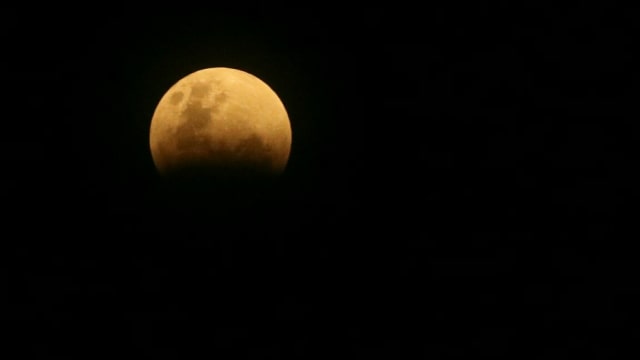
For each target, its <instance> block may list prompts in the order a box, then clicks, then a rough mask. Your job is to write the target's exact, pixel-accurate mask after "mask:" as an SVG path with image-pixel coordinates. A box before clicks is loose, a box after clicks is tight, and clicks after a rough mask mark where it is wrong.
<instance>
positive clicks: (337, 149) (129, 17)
mask: <svg viewBox="0 0 640 360" xmlns="http://www.w3.org/2000/svg"><path fill="white" fill-rule="evenodd" d="M158 6H159V5H158ZM345 6H346V5H343V6H339V7H333V6H328V5H324V6H323V5H315V6H312V5H308V6H307V5H305V6H299V7H285V6H284V5H281V6H280V5H278V6H271V5H260V6H258V5H250V4H249V3H244V4H243V5H241V6H240V5H239V6H224V7H219V6H214V5H211V4H210V5H208V6H205V7H199V8H192V9H188V8H187V7H186V6H183V5H182V4H180V3H177V4H176V5H175V8H170V7H167V8H162V7H160V6H159V7H158V8H157V9H147V10H145V11H142V10H135V9H132V8H130V7H129V6H127V5H125V4H122V5H121V6H117V5H110V6H109V7H108V8H100V6H98V5H95V6H94V5H93V4H92V5H91V6H89V5H87V7H86V8H75V7H69V8H64V7H60V5H49V8H37V9H28V8H26V7H24V6H23V7H22V8H20V9H17V8H16V9H6V11H4V10H3V12H2V17H3V19H2V24H1V25H0V30H1V31H0V36H1V39H2V42H3V44H4V45H3V52H2V56H1V57H0V62H1V63H2V65H3V66H2V67H3V70H4V76H3V78H4V80H5V81H4V84H3V85H4V90H5V91H4V96H3V103H4V104H5V106H4V108H5V115H4V122H3V126H4V130H3V136H2V138H1V139H0V145H1V148H0V149H1V150H2V151H0V160H1V161H2V176H1V177H0V202H1V203H2V205H3V206H2V207H3V210H4V211H3V214H4V215H3V217H2V220H1V223H0V224H1V225H2V228H3V236H2V238H3V242H4V243H6V244H8V245H9V250H8V252H7V254H8V255H9V262H8V264H9V267H8V268H9V272H8V274H9V277H8V280H9V285H10V291H9V293H8V299H9V302H10V304H11V306H10V307H8V308H7V309H8V310H9V311H8V312H9V313H10V314H11V315H14V314H17V315H18V318H19V319H20V321H18V322H17V323H16V324H15V327H14V331H12V333H13V334H14V336H16V337H17V341H15V342H14V344H15V345H17V346H18V348H19V349H20V351H21V353H22V354H25V355H26V357H27V358H32V359H40V358H41V359H53V358H56V359H58V358H60V359H67V358H82V359H94V358H96V357H99V356H106V357H113V356H118V357H119V356H124V355H126V356H133V357H137V358H149V359H155V358H193V357H196V358H216V359H284V358H288V359H289V358H290V359H326V358H327V357H333V358H335V357H345V358H351V359H369V358H372V357H375V358H386V359H389V358H397V359H409V358H411V359H417V358H430V359H449V358H475V357H477V356H482V355H485V356H486V355H488V356H492V357H493V358H502V357H504V358H510V359H513V358H523V356H524V357H527V358H540V359H556V358H558V359H560V358H567V357H574V356H580V355H582V356H584V355H591V356H592V357H593V356H595V357H596V358H613V357H615V356H616V355H621V354H622V353H625V352H628V351H635V352H637V349H636V348H634V347H633V345H634V344H637V342H638V341H640V328H639V327H638V325H637V323H638V320H640V318H639V317H638V314H637V311H636V309H635V308H636V305H637V304H638V301H639V300H640V298H639V297H640V287H639V286H638V282H637V274H638V265H637V261H636V254H637V253H636V252H634V251H633V248H634V242H635V239H636V238H637V237H638V234H637V230H636V228H635V227H634V226H633V221H634V220H635V219H636V217H635V216H636V215H635V214H636V210H635V206H634V204H635V203H636V199H637V196H638V191H637V185H636V184H637V180H638V178H637V175H634V174H635V172H636V167H637V164H638V157H637V155H636V154H637V150H638V145H637V143H638V142H637V139H638V134H639V131H640V128H639V127H638V124H637V119H638V115H639V114H638V108H637V106H636V105H635V104H636V102H637V99H638V95H639V94H638V89H639V87H638V81H639V80H640V79H639V77H638V75H639V72H638V68H637V64H636V61H635V60H636V59H634V58H633V57H632V56H631V54H632V49H633V48H634V47H635V46H636V43H637V39H636V38H634V37H633V36H632V30H633V29H632V27H633V25H634V21H635V17H634V16H633V12H631V11H630V9H623V8H616V7H615V5H610V6H609V7H606V6H604V5H603V7H602V8H596V7H587V6H583V7H576V8H569V7H564V8H563V7H559V6H554V7H546V6H544V5H540V4H534V3H533V2H532V3H531V5H528V6H520V7H516V6H506V5H505V6H493V7H483V6H480V5H474V6H473V7H468V8H464V7H462V6H460V7H456V8H453V7H452V8H446V7H437V6H431V5H425V6H426V8H424V9H420V10H418V9H413V8H410V7H401V6H400V5H399V4H388V5H386V6H379V7H363V8H356V9H354V10H346V8H345ZM217 66H225V67H232V68H237V69H241V70H244V71H247V72H249V73H252V74H254V75H256V76H257V77H259V78H260V79H262V80H263V81H265V82H266V83H267V84H269V86H270V87H271V88H272V89H273V90H274V91H275V92H276V93H277V94H278V95H279V96H280V98H281V100H282V101H283V103H284V105H285V107H286V109H287V111H288V114H289V118H290V121H291V126H292V134H293V143H292V149H291V156H290V159H289V163H288V166H287V168H286V171H285V173H284V174H283V175H282V177H281V178H280V179H279V180H278V181H277V182H275V183H273V184H268V185H264V186H258V187H251V191H247V190H246V188H245V187H243V186H244V185H243V186H240V185H237V186H231V187H227V188H225V189H224V191H222V190H220V189H217V188H216V187H215V186H213V185H215V184H197V185H193V186H189V187H186V188H185V187H176V186H175V184H168V183H166V182H165V181H163V179H162V178H160V177H159V176H158V175H157V173H156V172H155V168H154V166H153V161H152V159H151V153H150V150H149V138H148V135H149V133H148V131H149V126H150V122H151V117H152V114H153V111H154V109H155V106H156V104H157V103H158V101H159V100H160V98H161V97H162V95H163V94H164V93H165V92H166V90H168V88H169V87H170V86H171V85H173V84H174V83H175V82H176V81H178V80H179V79H180V78H182V77H184V76H186V75H187V74H189V73H191V72H194V71H196V70H200V69H203V68H207V67H217ZM209 185H211V186H209Z"/></svg>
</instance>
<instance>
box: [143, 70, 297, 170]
mask: <svg viewBox="0 0 640 360" xmlns="http://www.w3.org/2000/svg"><path fill="white" fill-rule="evenodd" d="M149 142H150V147H151V155H152V158H153V162H154V164H155V167H156V169H157V170H158V172H159V173H160V174H161V175H163V176H168V177H171V176H178V177H207V178H211V177H213V178H217V179H225V180H228V179H253V178H257V177H259V178H264V177H266V178H273V177H277V176H278V175H280V174H281V173H282V172H283V171H284V169H285V168H286V165H287V162H288V159H289V153H290V150H291V125H290V122H289V117H288V114H287V111H286V109H285V107H284V105H283V103H282V101H281V100H280V98H279V97H278V95H277V94H276V93H275V92H274V91H273V90H272V89H271V88H270V87H269V86H268V85H267V84H266V83H264V82H263V81H262V80H260V79H259V78H257V77H256V76H254V75H252V74H249V73H247V72H245V71H242V70H237V69H232V68H225V67H215V68H207V69H203V70H199V71H196V72H193V73H191V74H189V75H187V76H185V77H184V78H182V79H180V80H179V81H178V82H177V83H175V84H174V85H173V86H171V87H170V88H169V90H168V91H167V92H166V93H165V94H164V96H163V97H162V98H161V100H160V101H159V103H158V105H157V107H156V109H155V112H154V114H153V118H152V120H151V127H150V131H149Z"/></svg>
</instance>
